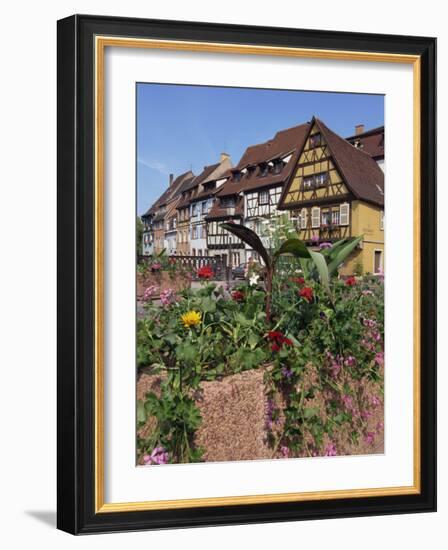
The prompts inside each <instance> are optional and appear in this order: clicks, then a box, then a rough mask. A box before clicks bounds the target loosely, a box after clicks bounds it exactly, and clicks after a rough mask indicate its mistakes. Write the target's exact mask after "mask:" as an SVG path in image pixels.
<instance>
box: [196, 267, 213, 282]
mask: <svg viewBox="0 0 448 550" xmlns="http://www.w3.org/2000/svg"><path fill="white" fill-rule="evenodd" d="M197 275H198V277H199V278H200V279H211V278H212V277H213V269H212V268H211V267H210V266H208V265H204V266H202V267H200V268H199V269H198V271H197Z"/></svg>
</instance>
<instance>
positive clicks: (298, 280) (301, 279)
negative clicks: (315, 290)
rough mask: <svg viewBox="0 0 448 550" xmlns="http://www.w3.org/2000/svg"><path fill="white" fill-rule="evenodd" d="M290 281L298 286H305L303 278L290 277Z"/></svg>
mask: <svg viewBox="0 0 448 550" xmlns="http://www.w3.org/2000/svg"><path fill="white" fill-rule="evenodd" d="M291 281H292V282H293V283H296V284H297V285H299V286H302V285H304V284H305V279H304V278H303V277H292V279H291Z"/></svg>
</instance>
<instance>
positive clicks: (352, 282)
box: [345, 275, 356, 286]
mask: <svg viewBox="0 0 448 550" xmlns="http://www.w3.org/2000/svg"><path fill="white" fill-rule="evenodd" d="M345 284H346V285H347V286H355V285H356V279H355V278H354V277H353V275H352V276H351V277H347V279H345Z"/></svg>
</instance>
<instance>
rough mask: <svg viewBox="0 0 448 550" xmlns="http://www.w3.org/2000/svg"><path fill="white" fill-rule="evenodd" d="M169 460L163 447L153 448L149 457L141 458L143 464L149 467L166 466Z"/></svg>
mask: <svg viewBox="0 0 448 550" xmlns="http://www.w3.org/2000/svg"><path fill="white" fill-rule="evenodd" d="M168 460H169V455H168V451H167V450H166V449H165V448H164V447H160V446H159V447H154V449H153V451H152V453H151V454H150V455H148V454H146V455H144V456H143V462H144V463H145V464H146V465H148V466H150V465H156V464H157V465H159V464H167V463H168Z"/></svg>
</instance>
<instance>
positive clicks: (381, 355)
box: [375, 351, 384, 367]
mask: <svg viewBox="0 0 448 550" xmlns="http://www.w3.org/2000/svg"><path fill="white" fill-rule="evenodd" d="M375 363H376V364H377V365H378V366H379V367H382V366H383V365H384V352H382V351H379V352H378V353H377V354H376V355H375Z"/></svg>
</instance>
